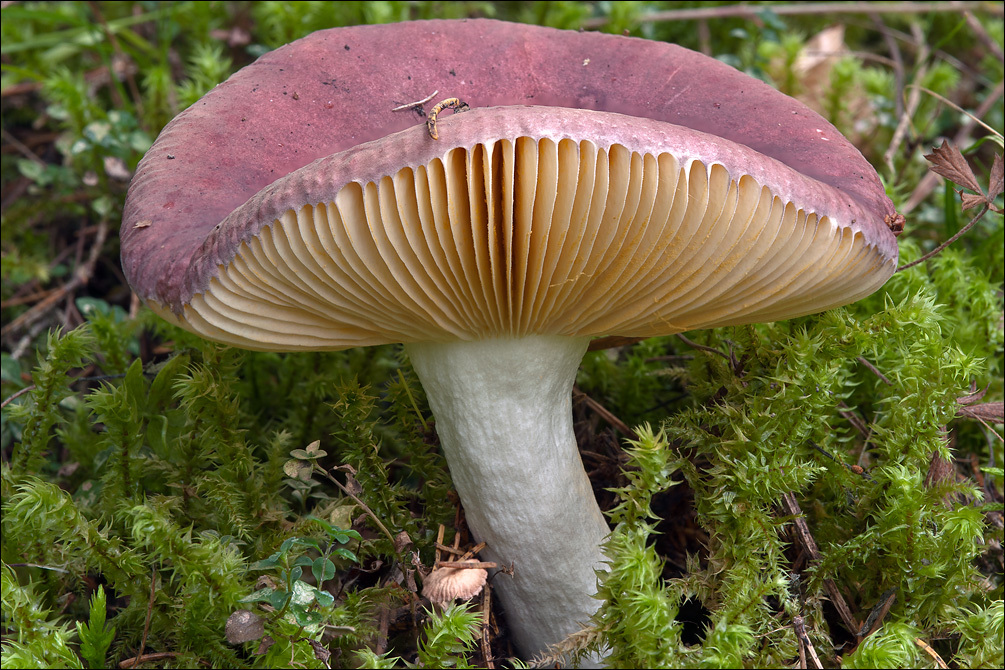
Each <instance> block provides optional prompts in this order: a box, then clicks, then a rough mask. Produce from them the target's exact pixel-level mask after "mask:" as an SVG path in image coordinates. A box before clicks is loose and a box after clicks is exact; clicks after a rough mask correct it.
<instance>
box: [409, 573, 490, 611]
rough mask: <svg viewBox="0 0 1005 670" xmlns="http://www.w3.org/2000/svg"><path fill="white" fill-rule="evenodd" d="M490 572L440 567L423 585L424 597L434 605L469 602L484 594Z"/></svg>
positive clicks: (430, 574)
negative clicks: (483, 589) (452, 601)
mask: <svg viewBox="0 0 1005 670" xmlns="http://www.w3.org/2000/svg"><path fill="white" fill-rule="evenodd" d="M488 574H489V573H488V571H486V570H484V569H482V568H463V567H461V568H451V567H448V566H445V567H438V568H436V569H435V570H433V571H432V572H430V573H429V575H428V576H427V577H426V579H425V580H424V581H423V584H422V595H424V596H426V597H427V598H429V600H430V601H431V602H434V603H448V602H450V601H451V600H457V599H460V600H467V599H469V598H474V597H475V596H476V595H478V594H479V593H481V592H482V588H483V587H484V586H485V580H486V579H488Z"/></svg>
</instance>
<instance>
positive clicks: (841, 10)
mask: <svg viewBox="0 0 1005 670" xmlns="http://www.w3.org/2000/svg"><path fill="white" fill-rule="evenodd" d="M971 10H985V11H987V12H988V13H990V14H997V15H998V16H1001V15H1002V14H1003V11H1002V8H1001V7H1000V6H995V5H994V4H990V3H985V2H954V3H951V4H950V3H946V2H848V3H845V2H814V3H811V4H806V5H758V6H756V7H751V6H749V5H728V6H725V7H709V8H700V9H670V10H666V11H662V12H649V13H646V14H643V15H642V16H640V17H639V18H638V22H639V23H654V22H657V21H696V20H702V19H724V18H730V17H737V16H739V17H746V18H750V19H756V18H757V17H758V15H759V14H761V12H771V13H773V14H777V15H778V16H786V15H788V16H793V15H802V14H923V13H926V12H966V11H971ZM609 22H610V19H609V18H607V17H597V18H592V19H587V20H585V21H583V23H582V26H583V28H600V27H601V26H605V25H607V24H608V23H609Z"/></svg>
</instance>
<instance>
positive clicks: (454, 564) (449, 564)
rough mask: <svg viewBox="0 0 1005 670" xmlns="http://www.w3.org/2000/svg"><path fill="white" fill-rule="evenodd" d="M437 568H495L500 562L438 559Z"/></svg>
mask: <svg viewBox="0 0 1005 670" xmlns="http://www.w3.org/2000/svg"><path fill="white" fill-rule="evenodd" d="M436 567H437V568H456V569H457V570H461V569H464V570H493V569H495V568H498V567H499V564H498V563H492V562H489V561H436Z"/></svg>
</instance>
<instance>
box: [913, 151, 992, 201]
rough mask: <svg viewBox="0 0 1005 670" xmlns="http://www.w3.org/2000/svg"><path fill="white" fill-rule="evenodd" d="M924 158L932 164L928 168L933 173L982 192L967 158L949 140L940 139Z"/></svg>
mask: <svg viewBox="0 0 1005 670" xmlns="http://www.w3.org/2000/svg"><path fill="white" fill-rule="evenodd" d="M925 160H927V161H928V162H929V163H931V164H932V166H931V167H930V168H929V169H930V170H931V171H932V172H934V173H935V174H937V175H940V176H942V177H945V178H946V179H948V180H949V181H951V182H953V183H954V184H959V185H960V186H962V187H964V188H968V189H970V190H971V191H974V192H976V193H982V194H983V193H984V191H982V190H981V187H980V185H979V184H978V183H977V177H975V176H974V171H973V170H971V169H970V165H969V163H967V159H965V158H964V157H963V154H961V153H960V149H959V147H955V146H950V145H949V142H947V141H946V140H942V146H940V147H938V148H936V149H932V153H930V154H927V155H926V156H925ZM981 201H983V198H981Z"/></svg>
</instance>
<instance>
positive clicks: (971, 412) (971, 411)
mask: <svg viewBox="0 0 1005 670" xmlns="http://www.w3.org/2000/svg"><path fill="white" fill-rule="evenodd" d="M956 416H958V417H961V418H964V419H982V420H984V421H994V422H995V423H1002V422H1003V421H1005V401H1002V400H997V401H993V402H982V403H980V404H977V405H961V406H960V407H959V408H958V409H957V410H956Z"/></svg>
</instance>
